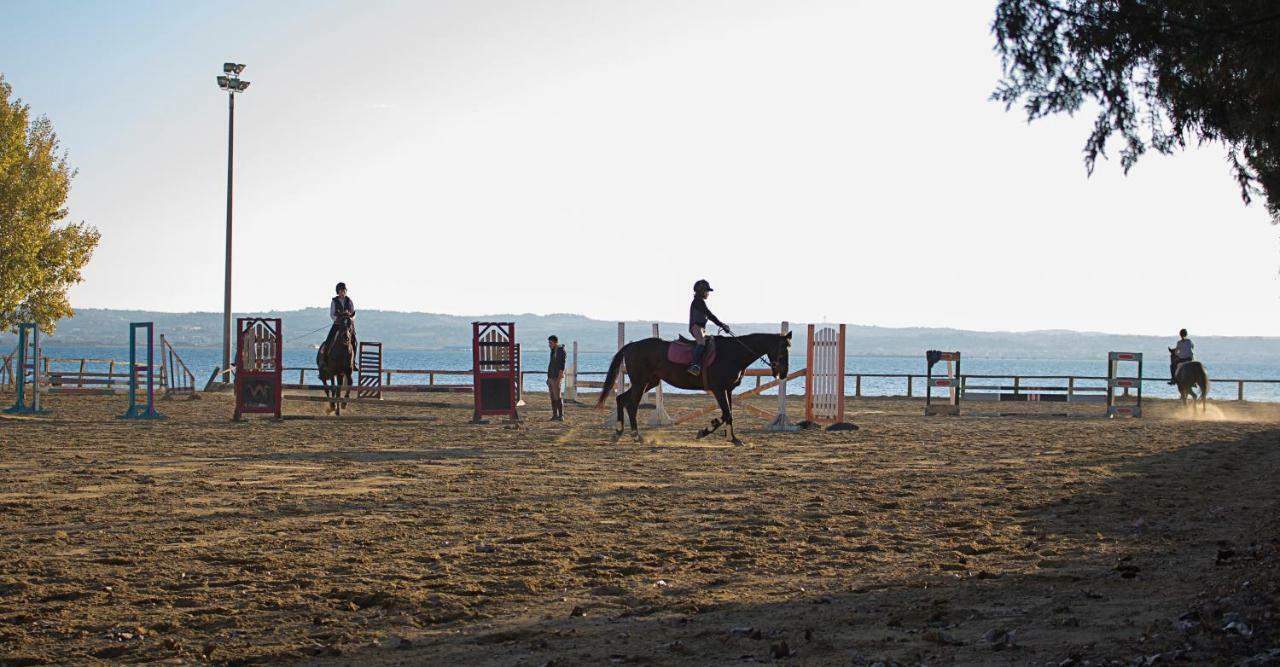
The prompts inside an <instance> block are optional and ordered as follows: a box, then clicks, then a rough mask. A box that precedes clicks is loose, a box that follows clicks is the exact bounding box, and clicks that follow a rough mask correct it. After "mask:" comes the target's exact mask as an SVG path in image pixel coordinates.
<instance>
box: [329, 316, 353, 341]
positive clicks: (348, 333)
mask: <svg viewBox="0 0 1280 667" xmlns="http://www.w3.org/2000/svg"><path fill="white" fill-rule="evenodd" d="M354 329H355V324H354V323H353V322H352V321H351V318H349V317H343V318H341V319H339V320H338V333H336V334H334V337H333V342H334V343H336V344H338V345H343V346H350V345H351V341H352V340H354V339H355V333H354V331H353V330H354Z"/></svg>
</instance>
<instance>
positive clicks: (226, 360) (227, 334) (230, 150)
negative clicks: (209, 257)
mask: <svg viewBox="0 0 1280 667" xmlns="http://www.w3.org/2000/svg"><path fill="white" fill-rule="evenodd" d="M235 136H236V94H235V90H234V89H233V90H230V91H228V92H227V261H226V270H225V272H224V276H225V278H224V281H223V286H222V371H223V373H225V372H227V371H228V370H229V369H230V368H231V184H232V179H231V175H232V164H233V162H232V158H233V156H234V155H235ZM223 377H224V378H225V377H226V376H225V375H224V376H223Z"/></svg>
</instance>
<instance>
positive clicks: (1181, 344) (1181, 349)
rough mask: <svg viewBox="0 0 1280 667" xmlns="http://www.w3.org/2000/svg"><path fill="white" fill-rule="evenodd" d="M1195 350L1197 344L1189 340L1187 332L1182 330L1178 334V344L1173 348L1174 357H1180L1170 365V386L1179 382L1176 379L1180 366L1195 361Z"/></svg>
mask: <svg viewBox="0 0 1280 667" xmlns="http://www.w3.org/2000/svg"><path fill="white" fill-rule="evenodd" d="M1195 349H1196V344H1195V343H1192V342H1191V339H1190V338H1187V330H1186V329H1182V330H1180V331H1179V332H1178V342H1177V343H1176V344H1175V345H1174V346H1173V352H1174V355H1175V356H1177V357H1178V360H1177V361H1175V362H1173V363H1172V364H1169V384H1175V383H1176V382H1177V380H1175V378H1176V377H1177V374H1178V367H1179V366H1181V365H1182V364H1185V363H1187V362H1188V361H1193V360H1194V359H1195Z"/></svg>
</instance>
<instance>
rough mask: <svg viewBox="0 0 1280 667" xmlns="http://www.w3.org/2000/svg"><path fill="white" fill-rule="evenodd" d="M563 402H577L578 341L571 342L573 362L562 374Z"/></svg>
mask: <svg viewBox="0 0 1280 667" xmlns="http://www.w3.org/2000/svg"><path fill="white" fill-rule="evenodd" d="M564 400H566V401H568V402H569V403H577V402H578V341H576V340H575V341H573V361H572V363H571V364H570V366H569V372H568V373H565V374H564Z"/></svg>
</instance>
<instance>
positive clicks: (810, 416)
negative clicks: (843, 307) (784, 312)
mask: <svg viewBox="0 0 1280 667" xmlns="http://www.w3.org/2000/svg"><path fill="white" fill-rule="evenodd" d="M789 330H790V325H789V324H788V323H787V322H783V323H782V326H781V332H782V333H783V334H786V333H787V332H788V331H789ZM808 333H809V340H808V347H807V348H806V350H807V351H808V356H807V359H808V362H809V363H808V364H806V366H805V367H804V368H802V369H799V370H795V371H791V372H790V373H788V374H787V375H786V376H785V377H782V378H774V379H772V380H770V381H769V382H765V383H763V384H761V385H759V386H756V387H754V388H752V389H749V390H747V391H744V392H742V393H738V394H734V395H733V407H734V408H735V409H737V408H742V409H744V410H746V411H748V412H751V413H753V414H755V415H757V416H759V417H763V418H764V419H768V420H769V425H768V426H766V427H765V430H769V431H781V432H786V431H795V430H798V428H799V427H798V426H796V425H793V424H791V423H790V421H789V420H788V418H787V403H786V401H787V393H786V392H787V387H786V385H787V383H788V382H790V381H791V380H798V379H800V378H802V377H803V378H805V380H806V381H805V399H804V405H805V420H806V421H809V422H812V423H815V424H826V425H828V428H830V429H836V428H838V427H839V425H841V424H844V353H845V325H843V324H841V325H840V326H839V328H832V327H830V326H823V327H822V328H821V329H818V328H817V327H816V326H815V325H813V324H810V325H809V331H808ZM743 376H744V377H771V376H772V371H771V370H770V369H768V368H748V369H747V370H746V371H745V372H744V373H743ZM774 387H778V409H777V411H776V412H770V411H768V410H765V409H763V408H759V407H757V406H755V405H752V404H751V403H748V402H746V400H745V399H748V398H751V397H753V396H757V395H759V394H761V393H764V392H766V391H768V390H770V389H773V388H774ZM719 409H720V406H719V405H718V404H716V403H712V404H711V405H708V406H707V407H704V408H699V409H698V410H695V411H693V412H690V413H687V414H683V415H680V416H679V417H677V418H676V419H675V423H676V424H683V423H685V422H688V421H691V420H693V419H697V418H699V417H702V416H705V415H707V414H710V413H712V412H714V411H716V410H719Z"/></svg>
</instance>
